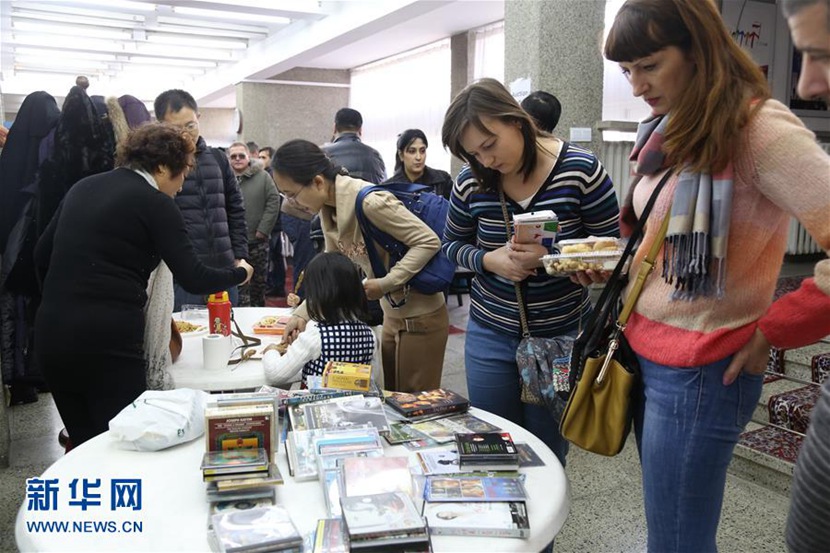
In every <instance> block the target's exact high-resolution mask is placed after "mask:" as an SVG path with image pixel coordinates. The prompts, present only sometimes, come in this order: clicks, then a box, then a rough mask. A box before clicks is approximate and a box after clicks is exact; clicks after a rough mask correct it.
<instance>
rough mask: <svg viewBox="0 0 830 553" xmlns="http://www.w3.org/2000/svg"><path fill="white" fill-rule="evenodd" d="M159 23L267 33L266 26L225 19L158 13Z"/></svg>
mask: <svg viewBox="0 0 830 553" xmlns="http://www.w3.org/2000/svg"><path fill="white" fill-rule="evenodd" d="M157 21H158V24H159V25H172V26H176V27H190V28H191V29H195V30H198V31H199V32H202V33H203V32H205V31H204V30H205V29H217V30H219V31H222V32H224V31H238V32H240V33H245V34H257V35H267V34H268V27H263V26H257V25H243V24H239V23H228V22H227V21H205V20H202V19H191V18H189V17H168V16H165V15H159V16H158V18H157Z"/></svg>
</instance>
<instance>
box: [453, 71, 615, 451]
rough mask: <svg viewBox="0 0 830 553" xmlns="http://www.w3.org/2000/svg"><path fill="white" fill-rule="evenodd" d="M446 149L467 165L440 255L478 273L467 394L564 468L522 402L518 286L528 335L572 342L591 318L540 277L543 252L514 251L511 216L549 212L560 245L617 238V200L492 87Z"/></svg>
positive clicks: (585, 162) (598, 173) (550, 433)
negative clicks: (526, 433) (527, 434)
mask: <svg viewBox="0 0 830 553" xmlns="http://www.w3.org/2000/svg"><path fill="white" fill-rule="evenodd" d="M442 138H443V142H444V146H445V147H447V148H449V149H450V151H451V152H452V153H453V155H455V156H456V157H458V158H460V159H462V160H464V161H466V162H467V163H468V164H469V166H468V167H467V168H465V169H464V170H462V171H461V173H460V174H459V176H458V178H457V179H456V183H455V186H454V188H453V193H452V197H451V199H450V213H449V217H448V220H447V227H446V230H445V232H444V245H443V248H444V251H445V252H446V254H447V256H449V258H450V259H451V260H453V261H454V262H455V263H456V264H458V265H459V266H461V267H464V268H465V269H467V270H470V271H474V272H475V274H476V275H475V278H474V279H473V283H472V286H471V290H470V300H471V307H470V320H469V323H468V326H467V338H466V343H465V352H464V353H465V364H466V374H467V389H468V392H469V395H470V400H471V401H472V403H473V405H475V406H476V407H481V408H483V409H486V410H488V411H491V412H493V413H496V414H498V415H500V416H502V417H505V418H506V419H508V420H511V421H513V422H515V423H517V424H520V425H522V426H524V427H525V428H527V429H528V430H530V431H531V432H533V433H534V434H535V435H536V436H538V437H539V438H540V439H542V440H543V441H544V442H545V443H546V444H547V445H548V447H550V448H551V449H552V450H553V452H554V453H556V455H557V457H559V459H560V461H562V463H563V464H564V463H565V454H566V453H567V450H568V447H567V442H566V441H565V440H563V439H562V437H561V436H560V435H559V429H558V426H559V425H558V421H556V420H554V419H553V417H552V416H551V415H550V414H549V413H548V411H547V409H546V408H545V407H541V406H537V405H529V404H523V403H522V402H521V401H520V399H519V398H520V389H519V377H518V367H517V365H516V347H517V346H518V344H519V341H520V340H521V338H522V329H521V325H520V322H519V307H518V303H517V299H516V293H515V288H514V283H515V282H518V283H521V290H522V295H523V299H524V304H525V306H526V311H527V318H528V325H529V330H530V334H531V335H532V336H538V337H554V336H562V335H566V334H575V333H576V332H577V331H578V329H579V323H580V320H581V319H582V318H584V317H585V316H586V315H587V313H588V311H589V310H590V304H589V302H588V296H587V294H585V293H584V292H583V289H582V288H581V287H580V286H579V285H578V284H575V283H573V282H571V281H570V280H568V279H567V278H552V277H549V276H548V275H547V274H546V273H545V271H544V270H543V269H541V266H542V264H541V261H540V258H541V256H543V255H545V254H547V253H549V252H548V251H547V249H546V248H545V247H543V246H541V245H539V244H535V243H534V244H518V243H516V242H515V241H514V240H512V237H511V235H510V233H509V232H508V229H507V228H506V225H505V220H504V215H503V213H502V205H501V200H500V192H501V191H503V192H504V197H505V202H506V207H507V212H508V214H509V216H510V217H512V215H513V214H515V213H526V212H531V211H540V210H547V209H549V210H552V211H553V212H555V213H556V215H557V216H558V218H559V224H560V232H559V237H560V238H581V237H587V236H590V235H594V236H618V232H619V227H618V222H617V216H618V213H619V211H618V207H617V198H616V195H615V193H614V189H613V187H612V184H611V180H610V179H609V178H608V175H607V173H606V172H605V169H603V167H602V165H601V164H600V163H599V161H597V159H596V158H595V157H594V155H593V154H592V153H591V152H589V151H587V150H583V149H581V148H579V147H576V146H574V145H572V144H569V143H567V142H564V141H562V140H559V139H558V138H555V137H554V136H551V135H550V134H547V133H545V132H542V131H540V130H539V129H538V128H537V127H536V126H535V124H534V123H533V120H532V119H531V117H530V116H529V115H528V114H527V113H525V112H524V111H523V110H522V108H521V107H520V106H519V104H518V103H517V102H516V100H514V99H513V97H512V96H511V95H510V93H509V92H508V91H507V89H506V88H505V87H504V86H503V85H502V84H501V83H499V82H498V81H496V80H494V79H482V80H481V81H478V82H476V83H473V84H471V85H469V86H468V87H467V88H465V89H464V90H463V91H462V92H461V93H459V95H458V96H456V98H455V99H454V100H453V101H452V104H450V107H449V109H448V110H447V114H446V117H445V118H444V127H443V132H442Z"/></svg>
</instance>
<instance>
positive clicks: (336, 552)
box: [312, 518, 349, 553]
mask: <svg viewBox="0 0 830 553" xmlns="http://www.w3.org/2000/svg"><path fill="white" fill-rule="evenodd" d="M312 553H349V538H348V536H347V535H346V525H345V524H344V523H343V519H342V518H321V519H320V520H318V521H317V530H316V531H315V533H314V548H313V549H312Z"/></svg>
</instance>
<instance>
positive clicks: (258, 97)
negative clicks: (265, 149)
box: [236, 68, 350, 149]
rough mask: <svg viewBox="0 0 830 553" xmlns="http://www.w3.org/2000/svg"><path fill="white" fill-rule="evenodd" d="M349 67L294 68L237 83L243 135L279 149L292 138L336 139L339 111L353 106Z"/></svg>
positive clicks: (318, 142) (242, 136) (243, 137)
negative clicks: (335, 123)
mask: <svg viewBox="0 0 830 553" xmlns="http://www.w3.org/2000/svg"><path fill="white" fill-rule="evenodd" d="M349 80H350V79H349V72H348V71H347V70H333V69H311V68H295V69H291V70H289V71H286V72H285V73H281V74H279V75H276V76H274V77H272V78H271V79H269V81H270V82H269V81H252V82H242V83H239V84H238V85H236V105H237V108H238V109H239V111H240V112H241V114H242V132H241V133H240V134H239V137H238V138H239V139H240V140H242V141H249V140H253V141H254V142H256V143H257V144H259V145H260V146H271V147H273V148H275V149H276V148H278V147H279V146H280V145H281V144H283V143H285V142H286V141H288V140H291V139H292V138H304V139H306V140H310V141H312V142H314V143H315V144H323V143H325V142H328V141H330V140H331V136H332V131H333V129H334V114H335V113H336V112H337V110H338V109H340V108H343V107H347V106H348V105H349Z"/></svg>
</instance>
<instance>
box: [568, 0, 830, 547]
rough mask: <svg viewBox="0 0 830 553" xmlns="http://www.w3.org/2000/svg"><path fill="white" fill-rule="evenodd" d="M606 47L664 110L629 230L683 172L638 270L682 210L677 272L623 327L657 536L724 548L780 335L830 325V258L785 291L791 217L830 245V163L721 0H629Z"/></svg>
mask: <svg viewBox="0 0 830 553" xmlns="http://www.w3.org/2000/svg"><path fill="white" fill-rule="evenodd" d="M605 56H606V57H607V58H608V59H609V60H613V61H616V62H618V63H619V65H620V67H621V69H622V70H623V72H624V73H625V74H626V75H627V76H628V78H629V80H630V82H631V86H632V89H633V92H634V95H635V96H642V97H643V99H644V100H645V101H646V102H647V103H648V104H649V105H650V106H651V108H652V111H653V115H652V116H651V117H650V118H649V119H648V120H646V121H644V122H643V123H641V124H640V128H639V130H638V136H637V141H636V143H635V148H634V152H633V153H632V160H633V161H636V164H637V166H636V170H637V178H636V179H635V181H634V182H633V184H632V187H631V190H632V192H631V193H630V195H629V200H628V201H626V202H625V203H624V207H623V218H622V223H623V224H622V230H623V234H625V232H626V228H628V226H629V224H630V223H631V222H632V221H634V220H636V216H637V215H638V214H639V213H640V211H641V210H642V208H643V206H644V204H645V203H646V201H647V199H648V197H649V196H650V195H651V193H652V191H653V190H654V188H655V186H656V184H657V182H658V181H659V180H660V179H661V177H662V176H663V175H664V174H665V173H666V171H667V170H669V169H673V170H674V174H673V176H672V177H671V178H670V179H669V180H668V181H667V184H666V186H665V187H664V188H663V189H662V190H661V192H660V195H659V196H658V198H657V201H656V203H655V205H654V209H653V210H652V212H651V214H650V215H649V222H648V223H649V224H648V225H647V226H646V231H645V237H644V240H643V245H642V247H641V248H640V251H639V253H638V254H637V256H636V257H635V259H634V262H633V264H632V271H633V272H635V271H636V270H637V269H638V265H639V262H640V261H641V259H642V257H643V256H644V253H645V252H646V251H647V250H648V249H649V246H650V245H651V243H653V241H654V240H655V235H656V234H657V230H658V228H659V227H660V222H661V221H662V220H664V218H665V217H669V227H668V232H667V234H666V239H665V241H664V245H663V248H662V251H661V254H660V256H658V259H657V262H656V263H657V266H658V267H662V273H663V274H662V277H661V275H660V273H659V272H657V271H655V272H654V274H652V276H651V278H649V279H648V281H646V283H645V286H644V288H643V291H642V295H641V296H640V298H639V301H638V302H637V305H636V307H635V309H634V313H633V314H632V315H631V318H630V319H629V322H628V327H627V329H626V333H625V334H626V337H627V338H628V341H629V343H630V344H631V347H632V348H633V349H634V351H635V352H636V353H637V355H638V358H639V361H640V368H641V370H642V380H641V382H640V389H639V409H638V411H637V412H636V413H635V418H634V428H635V432H636V436H637V445H638V447H639V452H640V461H641V464H642V469H643V494H644V499H645V510H646V521H647V523H648V549H649V551H661V552H664V551H665V552H673V551H694V552H701V551H716V550H717V544H716V541H715V536H716V533H717V527H718V521H719V518H720V510H721V504H722V501H723V492H724V486H725V482H726V469H727V466H728V465H729V461H730V459H731V457H732V450H733V449H734V447H735V443H736V442H737V440H738V437H739V435H740V433H741V432H742V431H743V428H744V426H745V425H746V424H747V422H749V419H750V417H751V415H752V412H753V409H754V408H755V406H756V405H757V403H758V398H759V396H760V393H761V385H762V381H763V373H764V369H765V367H766V364H767V358H768V356H769V346H770V344H773V345H775V346H777V347H780V348H792V347H798V346H803V345H806V344H808V343H811V342H813V341H816V340H817V339H819V338H821V337H822V336H825V335H827V334H828V333H830V317H828V316H827V314H828V313H830V260H824V261H822V262H821V263H819V264H818V266H817V269H816V274H815V278H814V279H812V278H810V279H806V280H805V282H804V284H803V285H802V287H801V288H800V289H799V290H797V291H795V292H793V293H791V294H787V295H785V296H783V297H782V298H781V299H779V300H777V301H776V302H774V303H773V302H772V296H773V291H774V289H775V284H776V279H777V277H778V274H779V272H780V269H781V260H782V258H783V255H784V248H785V245H786V238H787V228H788V226H789V223H790V216H791V215H792V216H795V217H796V218H797V219H798V220H799V221H800V222H801V224H802V225H804V227H806V228H807V230H808V231H809V232H810V234H811V235H812V236H813V237H814V238H815V240H816V241H817V242H818V243H819V244H820V245H821V247H822V248H823V249H825V250H828V249H830V217H829V216H828V213H830V178H828V175H830V161H828V157H827V156H826V155H825V154H824V153H823V152H822V151H821V148H820V147H819V145H818V144H817V143H816V141H815V136H814V135H813V133H811V132H810V131H808V130H807V129H805V128H804V125H803V124H802V123H801V122H800V121H799V120H798V118H797V117H795V116H794V115H793V114H792V113H790V111H789V110H788V109H787V108H786V107H784V106H783V105H782V104H781V103H779V102H777V101H775V100H772V99H770V93H769V89H768V86H767V82H766V78H765V77H764V75H763V74H762V73H761V71H760V69H759V68H758V66H757V65H756V64H755V62H753V60H752V59H751V58H750V57H749V55H748V54H747V53H746V52H745V51H744V50H742V49H741V48H740V47H738V45H737V44H736V43H735V41H734V40H733V39H732V37H731V36H730V33H729V30H728V29H727V28H726V26H725V25H724V23H723V21H722V20H721V18H720V14H719V13H718V10H717V8H716V7H715V5H714V3H713V2H711V1H710V0H629V1H628V2H626V3H625V4H624V5H623V7H622V8H621V9H620V11H619V13H618V14H617V17H616V19H615V21H614V24H613V26H612V28H611V30H610V32H609V35H608V39H607V42H606V44H605ZM588 276H590V275H582V278H583V279H584V280H583V281H585V282H587V281H588V279H587V277H588ZM594 276H595V277H596V275H594Z"/></svg>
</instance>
